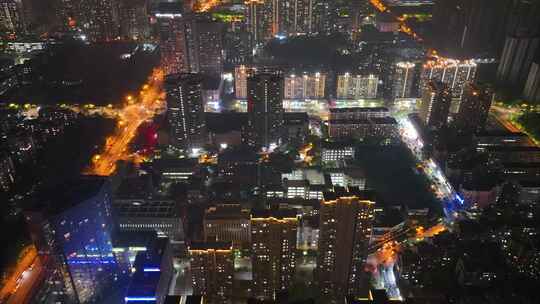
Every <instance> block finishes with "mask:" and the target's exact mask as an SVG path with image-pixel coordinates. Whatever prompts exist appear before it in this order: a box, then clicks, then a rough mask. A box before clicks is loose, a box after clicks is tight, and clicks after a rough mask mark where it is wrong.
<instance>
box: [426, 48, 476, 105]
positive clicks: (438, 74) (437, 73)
mask: <svg viewBox="0 0 540 304" xmlns="http://www.w3.org/2000/svg"><path fill="white" fill-rule="evenodd" d="M476 69H477V64H476V63H475V62H474V61H472V60H457V59H449V58H442V57H438V56H435V57H434V58H433V59H430V60H428V61H427V62H426V63H424V65H423V66H422V71H421V75H420V91H421V92H422V91H424V90H425V89H426V88H427V87H428V84H429V82H430V81H441V82H444V83H445V84H446V85H447V86H448V89H450V90H452V97H453V98H455V99H457V100H461V98H462V97H463V90H464V89H465V85H466V84H467V83H468V82H474V80H475V79H476Z"/></svg>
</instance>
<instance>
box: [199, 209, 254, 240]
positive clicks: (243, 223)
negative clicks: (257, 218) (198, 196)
mask: <svg viewBox="0 0 540 304" xmlns="http://www.w3.org/2000/svg"><path fill="white" fill-rule="evenodd" d="M203 228H204V239H205V240H206V241H207V242H212V241H216V242H231V243H232V245H233V247H235V248H241V247H242V245H248V244H250V241H251V220H250V213H249V210H245V209H242V208H241V207H240V205H232V206H231V205H218V206H216V207H210V208H208V209H206V211H205V214H204V223H203Z"/></svg>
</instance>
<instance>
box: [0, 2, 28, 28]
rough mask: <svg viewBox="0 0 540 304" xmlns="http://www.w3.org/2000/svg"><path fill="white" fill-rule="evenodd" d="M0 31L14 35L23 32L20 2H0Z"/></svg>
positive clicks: (22, 15)
mask: <svg viewBox="0 0 540 304" xmlns="http://www.w3.org/2000/svg"><path fill="white" fill-rule="evenodd" d="M0 29H1V30H2V31H6V32H11V33H16V34H22V33H23V32H24V29H25V28H24V12H23V6H22V3H21V1H20V0H19V1H17V0H0Z"/></svg>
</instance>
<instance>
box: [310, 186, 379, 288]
mask: <svg viewBox="0 0 540 304" xmlns="http://www.w3.org/2000/svg"><path fill="white" fill-rule="evenodd" d="M374 205H375V200H374V198H373V193H371V192H368V191H360V190H358V189H357V188H351V189H349V191H342V190H339V191H338V192H332V193H325V194H324V201H322V202H321V209H320V232H319V256H318V260H317V274H318V277H319V288H320V289H321V294H322V295H323V296H326V297H331V298H340V297H344V296H346V295H357V294H358V293H359V291H360V290H361V288H362V287H365V286H362V284H363V283H366V282H365V281H363V280H364V279H365V275H364V274H363V272H364V264H365V261H366V258H367V255H368V252H367V249H368V243H369V239H370V237H371V226H372V222H373V209H374Z"/></svg>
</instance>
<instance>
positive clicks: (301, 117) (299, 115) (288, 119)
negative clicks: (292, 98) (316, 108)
mask: <svg viewBox="0 0 540 304" xmlns="http://www.w3.org/2000/svg"><path fill="white" fill-rule="evenodd" d="M283 120H284V122H285V125H289V126H290V125H302V124H307V123H309V116H308V114H307V113H306V112H285V113H283Z"/></svg>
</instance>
